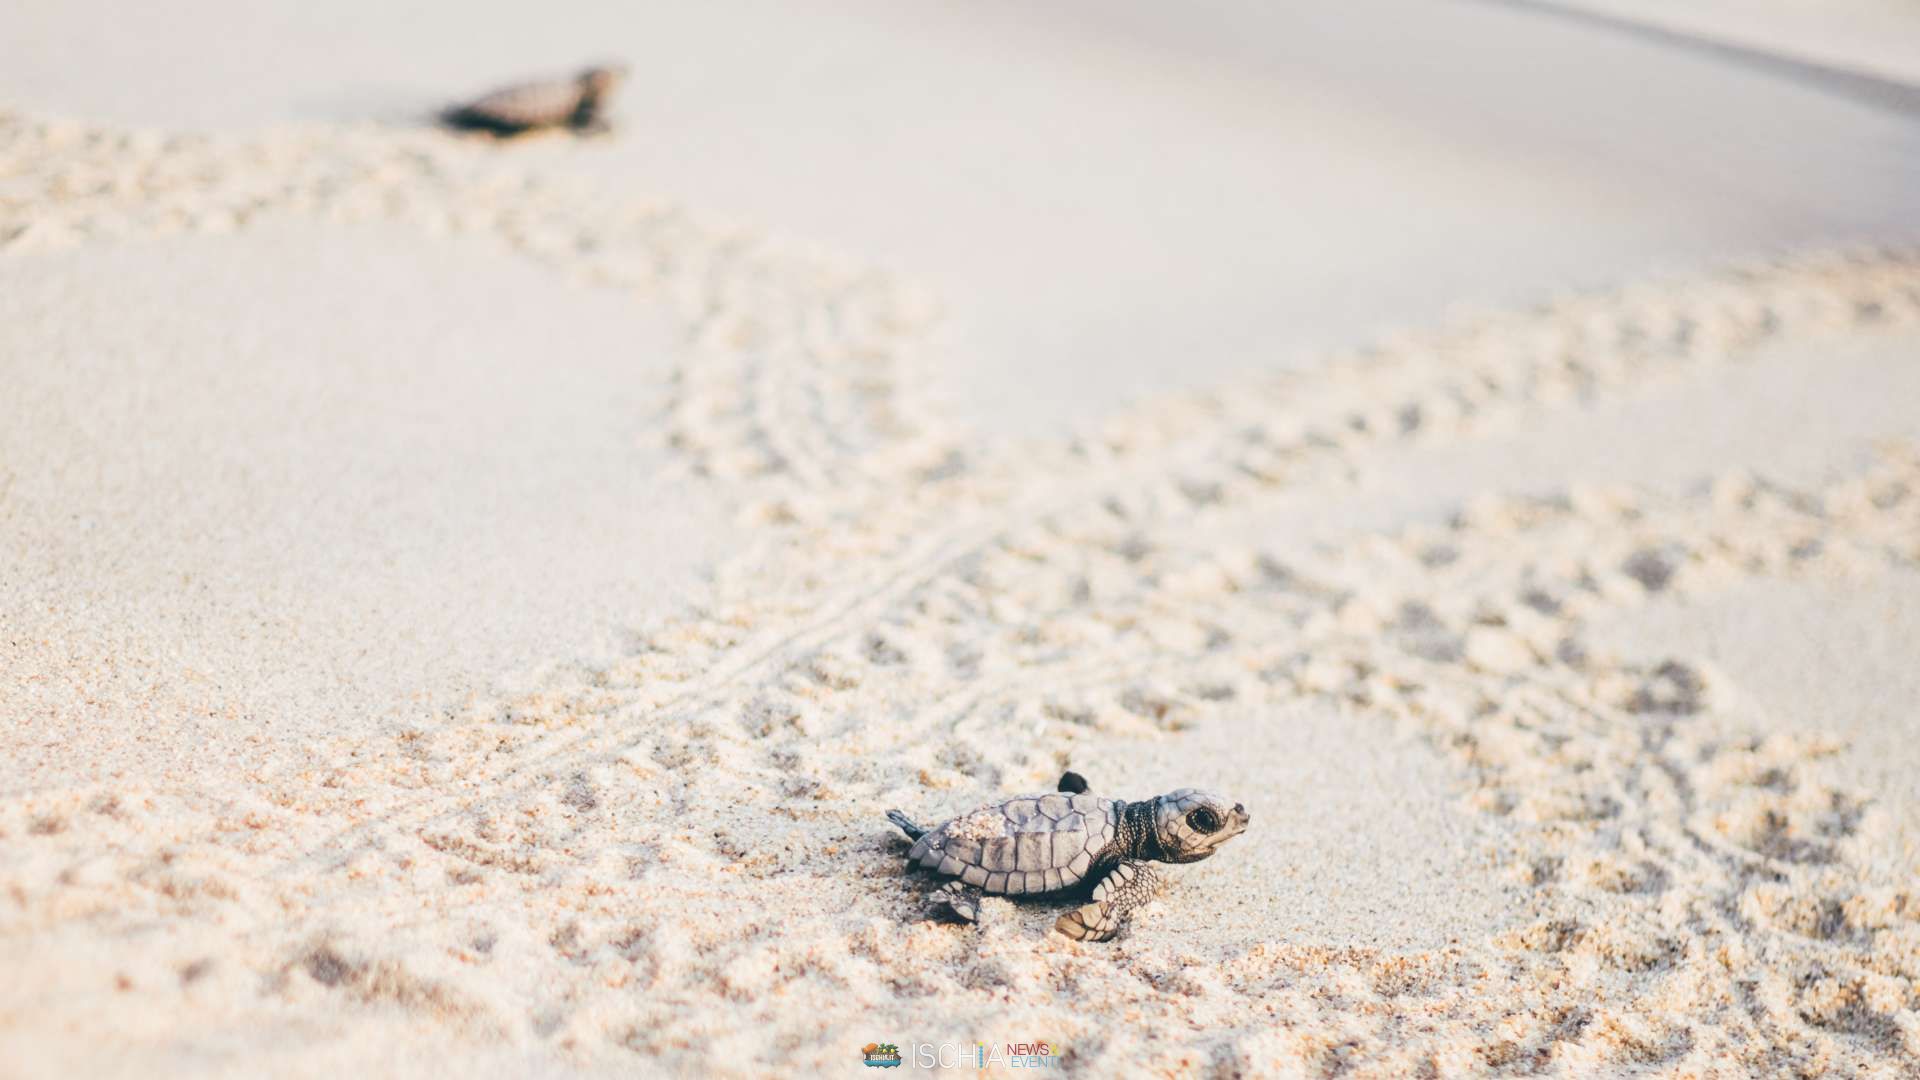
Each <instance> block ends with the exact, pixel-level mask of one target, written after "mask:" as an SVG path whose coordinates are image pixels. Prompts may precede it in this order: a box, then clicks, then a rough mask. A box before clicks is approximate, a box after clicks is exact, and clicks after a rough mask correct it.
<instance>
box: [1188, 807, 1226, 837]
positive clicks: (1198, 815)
mask: <svg viewBox="0 0 1920 1080" xmlns="http://www.w3.org/2000/svg"><path fill="white" fill-rule="evenodd" d="M1187 824H1188V825H1190V826H1192V827H1193V831H1194V832H1200V833H1210V832H1218V831H1219V829H1220V818H1219V817H1218V816H1216V815H1215V814H1214V812H1213V811H1211V810H1209V809H1207V808H1206V807H1204V806H1203V807H1201V808H1200V809H1198V810H1195V811H1194V812H1193V813H1191V814H1188V815H1187Z"/></svg>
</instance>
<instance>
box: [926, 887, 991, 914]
mask: <svg viewBox="0 0 1920 1080" xmlns="http://www.w3.org/2000/svg"><path fill="white" fill-rule="evenodd" d="M927 899H929V900H931V901H933V902H934V903H935V904H937V905H939V906H941V907H944V908H946V909H947V910H948V911H950V912H952V913H953V917H954V918H956V919H959V920H960V921H961V922H966V923H971V922H979V921H980V887H979V886H977V885H969V884H967V883H966V882H964V881H949V882H947V883H946V884H945V885H942V886H940V887H939V888H937V889H935V890H933V891H932V892H931V893H928V894H927Z"/></svg>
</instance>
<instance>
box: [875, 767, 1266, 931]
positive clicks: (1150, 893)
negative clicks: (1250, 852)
mask: <svg viewBox="0 0 1920 1080" xmlns="http://www.w3.org/2000/svg"><path fill="white" fill-rule="evenodd" d="M887 819H888V820H889V821H891V822H893V823H894V824H895V825H897V826H899V827H900V831H901V832H904V833H906V834H907V839H909V840H911V841H913V846H912V847H911V848H910V849H908V851H907V867H908V869H910V870H911V869H919V870H927V871H931V872H932V873H935V874H938V875H940V876H942V877H945V878H949V879H952V880H949V881H948V882H947V883H946V884H944V885H942V886H940V887H939V888H938V889H936V890H934V892H933V894H932V896H931V899H932V900H933V901H934V902H936V903H938V904H940V905H942V906H944V907H946V908H947V909H948V910H950V911H952V912H953V914H954V915H956V916H958V917H959V918H960V919H962V920H964V921H966V922H973V921H974V920H976V919H977V918H978V917H979V914H980V897H981V895H982V894H991V895H995V896H1056V897H1074V898H1082V897H1084V898H1085V899H1086V900H1087V901H1088V902H1087V903H1084V904H1082V905H1080V906H1079V907H1077V908H1075V909H1074V910H1072V911H1069V912H1067V913H1066V914H1065V915H1062V916H1060V918H1059V919H1058V920H1057V921H1055V923H1054V924H1053V926H1054V929H1056V930H1058V931H1060V932H1061V933H1063V934H1065V935H1067V936H1068V937H1072V938H1079V939H1082V940H1085V941H1106V940H1108V939H1110V938H1112V937H1113V936H1114V935H1116V934H1118V933H1119V932H1120V931H1121V930H1122V929H1123V928H1125V926H1126V924H1127V920H1128V919H1129V918H1130V917H1131V916H1132V914H1133V912H1134V910H1135V909H1137V908H1139V907H1140V906H1141V905H1142V904H1145V903H1146V902H1147V901H1149V900H1151V899H1153V897H1154V895H1155V894H1156V893H1157V892H1159V890H1160V879H1159V875H1158V874H1156V873H1155V872H1154V870H1153V868H1152V867H1151V866H1149V865H1148V864H1149V863H1155V862H1164V863H1189V862H1199V861H1200V860H1201V859H1204V858H1206V857H1207V856H1209V855H1212V854H1213V853H1214V852H1215V851H1217V850H1219V849H1220V846H1221V845H1222V844H1225V843H1226V842H1227V841H1229V840H1231V839H1233V838H1234V837H1236V836H1239V835H1240V834H1241V833H1243V832H1245V831H1246V829H1247V823H1248V821H1250V820H1251V818H1250V817H1249V815H1248V814H1247V808H1246V807H1245V806H1242V805H1241V804H1239V803H1237V802H1229V801H1227V800H1226V799H1224V798H1222V797H1221V796H1218V795H1213V794H1209V793H1207V792H1204V791H1196V790H1194V789H1193V788H1181V789H1180V790H1178V791H1174V792H1169V793H1168V794H1165V795H1162V796H1160V797H1158V798H1154V799H1148V800H1146V801H1144V802H1126V801H1123V800H1121V799H1108V798H1103V797H1100V796H1097V795H1092V794H1089V793H1088V792H1087V782H1086V781H1085V780H1083V779H1081V777H1080V776H1079V774H1077V773H1071V772H1070V773H1067V774H1066V775H1064V776H1062V777H1061V778H1060V789H1059V791H1057V792H1054V793H1051V794H1046V795H1021V796H1017V797H1015V798H1011V799H1006V800H1003V801H1001V802H996V803H989V804H988V805H986V806H982V807H980V808H978V809H976V810H973V811H970V812H968V813H965V814H962V815H960V816H959V817H957V818H954V819H953V820H952V821H949V822H946V823H945V824H943V825H939V826H936V827H934V828H931V829H929V828H925V827H923V826H921V825H918V824H915V823H914V821H913V819H912V818H909V817H907V816H906V815H905V814H903V813H901V812H900V811H898V810H889V811H887Z"/></svg>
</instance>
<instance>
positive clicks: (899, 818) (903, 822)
mask: <svg viewBox="0 0 1920 1080" xmlns="http://www.w3.org/2000/svg"><path fill="white" fill-rule="evenodd" d="M887 820H888V821H891V822H893V823H894V825H895V826H897V827H898V828H899V829H900V831H901V832H903V833H906V834H907V839H909V840H918V839H920V838H921V837H923V836H925V835H927V830H926V827H925V826H922V825H916V824H914V820H913V819H912V818H910V817H908V816H907V815H905V814H903V813H901V812H900V811H898V810H889V811H887Z"/></svg>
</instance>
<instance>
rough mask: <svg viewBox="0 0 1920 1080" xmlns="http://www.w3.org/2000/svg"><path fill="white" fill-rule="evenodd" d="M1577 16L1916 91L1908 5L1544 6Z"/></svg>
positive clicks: (1918, 52)
mask: <svg viewBox="0 0 1920 1080" xmlns="http://www.w3.org/2000/svg"><path fill="white" fill-rule="evenodd" d="M1546 2H1547V3H1549V4H1552V5H1556V6H1559V7H1564V8H1570V9H1573V10H1575V11H1588V12H1593V13H1596V14H1599V15H1604V16H1608V17H1611V18H1615V19H1621V20H1624V21H1627V22H1629V23H1637V24H1641V25H1644V26H1649V27H1653V28H1656V29H1659V30H1667V31H1673V32H1677V33H1682V34H1688V35H1692V36H1696V37H1699V38H1701V39H1703V40H1706V41H1717V42H1725V43H1727V44H1730V45H1736V46H1741V47H1745V48H1748V49H1753V50H1755V51H1757V52H1761V53H1766V54H1772V55H1777V56H1782V57H1787V58H1790V59H1795V60H1801V61H1806V62H1809V63H1814V64H1819V65H1822V66H1826V67H1832V68H1835V69H1837V70H1840V71H1851V72H1859V73H1861V74H1866V75H1873V76H1877V77H1880V78H1884V79H1889V80H1892V81H1895V82H1899V83H1904V84H1907V85H1910V86H1911V85H1920V7H1916V6H1915V5H1914V4H1913V3H1912V2H1911V0H1825V2H1822V3H1806V2H1804V0H1546Z"/></svg>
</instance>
